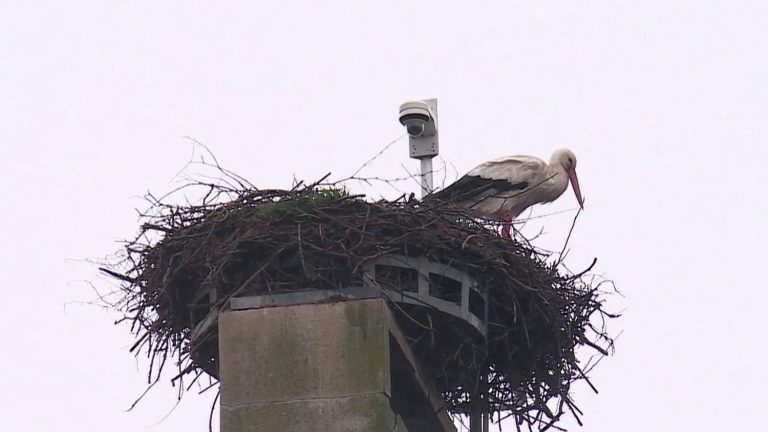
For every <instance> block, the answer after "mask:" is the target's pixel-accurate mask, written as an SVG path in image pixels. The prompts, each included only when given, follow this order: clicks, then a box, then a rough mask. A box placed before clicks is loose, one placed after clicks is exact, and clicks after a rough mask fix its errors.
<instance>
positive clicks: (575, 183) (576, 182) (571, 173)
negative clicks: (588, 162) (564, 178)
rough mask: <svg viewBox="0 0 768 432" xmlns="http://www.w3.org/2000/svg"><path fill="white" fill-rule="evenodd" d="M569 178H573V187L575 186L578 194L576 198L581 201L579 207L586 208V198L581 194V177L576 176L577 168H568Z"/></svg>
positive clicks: (574, 189) (574, 190)
mask: <svg viewBox="0 0 768 432" xmlns="http://www.w3.org/2000/svg"><path fill="white" fill-rule="evenodd" d="M568 178H570V179H571V187H573V193H575V194H576V199H577V200H578V201H579V207H581V209H582V210H584V198H583V197H582V196H581V189H580V188H579V178H578V177H576V169H571V170H568Z"/></svg>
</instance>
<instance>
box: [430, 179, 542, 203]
mask: <svg viewBox="0 0 768 432" xmlns="http://www.w3.org/2000/svg"><path fill="white" fill-rule="evenodd" d="M527 187H528V182H520V183H510V182H508V181H506V180H499V179H488V178H483V177H480V176H470V175H465V176H464V177H462V178H460V179H458V180H456V181H455V182H453V183H452V184H450V185H448V187H446V188H445V189H441V190H439V191H437V192H433V193H432V194H430V195H427V196H426V197H425V199H437V200H440V201H451V202H460V201H467V200H475V199H477V200H481V199H483V198H487V197H492V196H495V195H498V194H500V193H503V192H507V191H512V190H523V189H525V188H527Z"/></svg>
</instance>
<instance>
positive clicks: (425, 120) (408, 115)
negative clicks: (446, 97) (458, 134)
mask: <svg viewBox="0 0 768 432" xmlns="http://www.w3.org/2000/svg"><path fill="white" fill-rule="evenodd" d="M399 120H400V124H402V125H403V126H405V130H406V132H407V133H408V138H409V143H410V146H409V147H410V156H411V157H412V158H415V159H423V158H432V157H434V156H436V155H437V154H438V152H439V148H438V140H437V99H427V100H423V101H411V102H406V103H404V104H402V105H400V116H399Z"/></svg>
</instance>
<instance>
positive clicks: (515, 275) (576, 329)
mask: <svg viewBox="0 0 768 432" xmlns="http://www.w3.org/2000/svg"><path fill="white" fill-rule="evenodd" d="M204 186H206V187H207V188H208V194H207V195H206V198H205V199H204V200H203V201H202V203H201V204H198V205H189V204H186V205H173V204H168V203H165V202H163V200H158V199H154V198H152V197H151V196H150V198H151V200H152V207H151V210H150V211H149V212H147V213H144V214H143V215H142V216H143V218H144V223H143V225H142V226H141V230H140V234H139V235H138V236H137V237H136V239H134V240H133V241H130V242H128V243H127V244H126V246H125V255H124V256H125V258H126V259H125V261H123V262H122V263H121V264H120V265H115V266H111V267H110V268H104V269H103V270H104V271H105V272H107V273H109V274H110V275H112V276H114V277H116V278H118V279H120V280H121V282H122V283H121V286H122V294H121V296H122V297H121V303H120V305H121V309H122V311H123V312H124V314H125V318H124V319H123V321H128V322H130V323H131V324H132V331H133V332H134V333H135V334H136V337H137V340H136V344H135V345H134V346H133V348H132V350H133V351H135V352H137V353H139V352H145V353H146V354H147V355H148V356H149V357H150V363H151V365H152V369H150V381H152V382H156V380H157V379H159V373H160V371H161V370H162V368H163V366H164V365H165V363H166V361H167V360H168V359H169V358H170V359H173V361H175V362H176V364H177V366H178V375H177V376H176V377H175V378H174V381H175V380H179V379H181V380H183V379H184V377H185V376H191V377H193V381H194V380H197V378H198V377H200V376H201V375H202V374H203V371H205V372H208V374H210V375H212V376H214V377H216V376H217V374H218V369H217V356H218V352H217V350H218V348H217V331H216V317H217V314H218V312H220V311H222V310H226V309H227V308H228V307H229V299H231V298H232V297H233V296H246V295H262V294H270V293H279V292H285V291H296V290H307V289H315V290H327V289H337V288H347V287H353V286H358V285H362V269H363V266H364V265H365V264H366V263H367V262H369V261H370V260H374V259H376V258H377V257H381V256H383V255H386V254H399V255H406V256H414V257H415V256H424V257H426V258H428V259H429V260H432V261H436V262H440V263H444V264H447V265H450V266H452V267H454V268H457V269H459V270H462V271H465V272H467V273H468V274H470V275H471V276H472V277H474V278H475V279H477V281H478V282H479V284H480V286H481V287H485V288H486V289H488V290H489V299H490V300H489V305H488V308H489V309H488V313H489V325H488V338H487V341H486V340H484V339H483V338H481V337H480V336H479V334H478V333H477V332H476V331H474V329H472V328H469V327H468V326H467V325H466V323H464V322H462V321H461V320H457V319H456V318H453V317H451V316H447V315H445V314H443V313H440V312H438V311H436V310H434V309H429V308H422V307H413V306H407V307H406V306H403V305H400V304H392V308H393V310H395V311H396V316H398V319H399V321H400V322H401V325H402V327H403V329H404V331H405V333H406V335H407V337H408V339H409V340H410V341H411V343H412V345H413V350H414V352H415V353H416V355H417V358H418V359H419V360H420V363H421V365H422V367H424V369H425V370H426V371H427V373H428V374H429V375H430V378H432V379H433V381H434V383H435V384H436V385H437V387H438V389H439V390H440V391H441V392H442V393H443V395H444V396H445V399H446V403H447V409H448V410H449V411H450V412H451V413H453V414H466V413H468V412H469V410H470V407H471V405H472V403H473V400H472V399H473V397H472V395H474V394H478V391H480V390H482V384H481V381H482V380H481V377H482V376H486V377H487V378H486V379H487V381H488V384H487V403H488V406H489V410H490V411H491V412H492V413H494V414H495V415H496V418H497V419H499V418H504V417H508V416H514V417H515V420H516V422H517V424H518V425H520V424H526V425H528V427H529V428H531V427H537V428H539V429H545V428H548V427H550V426H552V425H553V424H554V423H555V422H556V421H557V420H559V419H560V418H561V416H562V415H563V414H564V413H565V412H571V413H573V415H574V416H576V418H577V420H578V414H580V411H579V410H578V408H576V406H575V405H574V403H573V401H572V399H571V396H570V389H571V385H572V384H573V383H574V382H575V381H577V380H579V379H586V373H587V372H588V370H587V369H588V368H589V367H590V365H589V364H585V363H583V362H582V363H580V362H579V361H578V360H577V357H576V350H577V348H579V347H580V346H587V347H590V348H591V349H594V350H596V352H597V353H599V354H598V355H604V354H606V353H607V352H606V350H608V349H610V348H611V347H612V340H611V339H610V338H609V337H608V335H607V334H606V332H605V329H604V318H605V317H611V316H612V315H609V314H607V313H605V312H604V311H603V310H602V299H601V297H600V292H599V290H598V288H599V285H600V284H591V283H590V282H589V281H588V280H586V279H585V278H584V277H583V276H582V275H583V273H582V274H579V275H572V274H561V273H560V272H559V271H558V270H557V268H556V265H555V264H553V263H548V262H547V258H548V256H547V255H546V254H544V253H542V252H540V251H537V250H535V249H534V248H532V247H531V246H530V245H529V244H528V243H527V242H526V241H524V239H521V240H505V239H502V238H500V237H499V236H498V235H497V234H496V232H495V231H494V230H493V229H491V228H490V227H488V226H487V224H485V223H483V222H482V221H477V220H474V219H472V218H470V217H468V216H465V215H464V214H462V212H461V210H459V209H455V208H451V207H450V206H448V205H445V204H443V203H421V202H418V201H416V200H414V199H412V198H410V199H407V198H405V197H401V199H398V200H395V201H379V202H368V201H366V200H364V199H363V198H362V197H360V196H350V195H348V194H347V193H345V192H344V191H342V190H339V189H334V188H319V187H318V186H317V184H315V185H311V186H307V187H295V188H293V189H292V190H257V189H254V188H251V187H236V188H232V187H225V186H221V185H213V184H209V185H204ZM393 288H397V287H393ZM204 291H209V292H213V293H215V296H214V297H212V298H213V299H214V301H213V302H210V303H209V302H207V300H206V301H203V302H202V303H201V301H200V299H199V298H196V295H198V294H197V293H200V292H204ZM205 298H206V299H208V297H205ZM200 311H202V312H200ZM201 313H202V315H201ZM206 314H207V315H206ZM195 327H196V328H195ZM153 374H154V375H153ZM153 377H156V378H153ZM188 382H189V381H188ZM587 382H588V381H587ZM590 386H591V384H590ZM180 388H184V385H183V384H182V385H181V386H180ZM566 410H568V411H566Z"/></svg>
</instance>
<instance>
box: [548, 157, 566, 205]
mask: <svg viewBox="0 0 768 432" xmlns="http://www.w3.org/2000/svg"><path fill="white" fill-rule="evenodd" d="M542 186H543V187H544V189H545V192H544V193H543V195H545V196H546V197H547V201H554V200H555V199H557V197H559V196H560V195H562V194H563V192H565V190H566V189H568V171H566V170H565V167H563V165H562V164H560V163H558V162H554V163H550V164H549V166H548V167H547V172H546V177H545V180H544V182H543V183H542Z"/></svg>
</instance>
